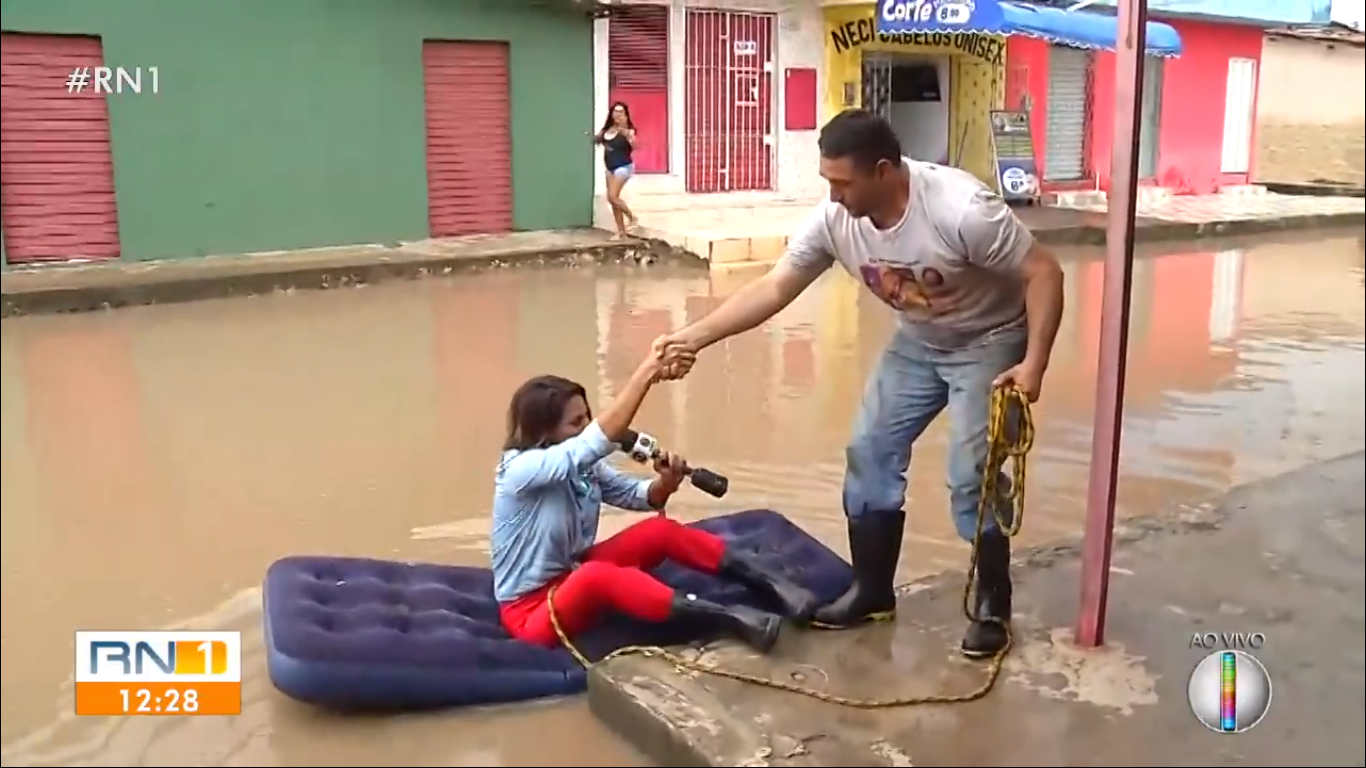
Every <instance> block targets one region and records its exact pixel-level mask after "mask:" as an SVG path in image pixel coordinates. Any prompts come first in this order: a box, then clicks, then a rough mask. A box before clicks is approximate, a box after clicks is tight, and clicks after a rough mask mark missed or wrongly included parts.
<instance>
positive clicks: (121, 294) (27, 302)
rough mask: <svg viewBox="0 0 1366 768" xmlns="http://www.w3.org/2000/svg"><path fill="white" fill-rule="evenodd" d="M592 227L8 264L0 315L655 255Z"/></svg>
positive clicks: (1, 278)
mask: <svg viewBox="0 0 1366 768" xmlns="http://www.w3.org/2000/svg"><path fill="white" fill-rule="evenodd" d="M608 238H609V234H608V233H607V232H603V231H600V230H596V229H583V230H565V231H548V232H518V233H513V234H508V235H478V236H474V237H461V238H446V239H441V240H423V241H419V242H414V243H403V244H400V245H394V246H384V245H359V246H343V247H337V248H314V249H310V250H305V251H272V252H269V253H252V254H245V255H241V256H207V257H203V258H194V259H173V260H166V261H150V262H119V261H111V262H100V263H87V264H79V265H69V266H68V265H52V266H44V267H36V268H13V269H10V270H7V271H6V272H5V273H4V274H3V275H0V294H3V296H4V303H3V316H4V317H10V316H13V315H26V314H34V313H43V312H78V311H83V310H91V309H100V308H103V307H121V306H129V305H136V304H159V303H170V302H182V301H195V300H198V299H210V298H222V297H226V296H249V295H252V294H260V293H270V292H271V291H279V290H289V289H326V288H338V287H343V286H348V285H356V284H359V283H372V282H377V281H381V280H393V279H404V278H413V277H425V276H428V275H442V274H451V273H453V272H457V271H462V270H477V269H498V268H502V267H507V266H511V265H532V264H534V265H545V264H550V265H580V264H585V263H603V262H612V261H629V262H633V263H634V262H637V261H641V260H645V259H654V258H656V257H657V256H659V255H661V251H660V249H659V248H658V246H654V245H651V244H649V243H646V242H644V241H640V240H635V241H616V242H613V241H610V240H609V239H608Z"/></svg>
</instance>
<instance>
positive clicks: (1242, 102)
mask: <svg viewBox="0 0 1366 768" xmlns="http://www.w3.org/2000/svg"><path fill="white" fill-rule="evenodd" d="M1256 96H1257V62H1256V61H1254V60H1253V59H1229V60H1228V85H1227V87H1226V90H1225V92H1224V148H1223V152H1222V153H1221V154H1222V157H1221V159H1220V161H1219V170H1221V171H1223V172H1224V173H1247V172H1248V169H1249V168H1250V167H1251V166H1252V119H1253V115H1252V105H1253V103H1254V101H1255V100H1256Z"/></svg>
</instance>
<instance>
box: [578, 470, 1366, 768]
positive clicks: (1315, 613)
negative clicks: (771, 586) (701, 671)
mask: <svg viewBox="0 0 1366 768" xmlns="http://www.w3.org/2000/svg"><path fill="white" fill-rule="evenodd" d="M1364 493H1366V454H1363V453H1356V454H1351V455H1348V456H1344V457H1341V458H1339V459H1335V460H1332V461H1329V462H1325V463H1323V464H1321V465H1317V466H1312V467H1308V468H1305V469H1302V470H1299V471H1296V472H1293V473H1290V474H1288V475H1284V476H1282V477H1279V478H1274V479H1271V480H1267V481H1263V482H1260V483H1255V484H1252V485H1248V486H1245V487H1243V488H1240V489H1237V490H1235V491H1233V492H1231V493H1229V494H1228V495H1227V496H1225V497H1223V498H1221V499H1219V500H1218V501H1216V502H1213V503H1210V504H1206V505H1201V506H1198V507H1189V508H1181V509H1178V510H1173V512H1172V514H1171V515H1169V516H1167V517H1164V518H1161V519H1149V520H1144V521H1132V522H1130V523H1128V524H1126V525H1123V526H1122V527H1121V530H1120V531H1117V539H1118V541H1119V542H1121V543H1120V544H1119V546H1118V548H1117V550H1116V552H1115V558H1114V563H1113V570H1112V573H1113V578H1112V581H1111V589H1110V595H1111V599H1110V610H1109V615H1110V619H1109V625H1108V630H1107V634H1108V642H1107V644H1106V647H1105V648H1104V649H1101V650H1096V651H1084V650H1080V649H1078V648H1077V647H1075V646H1074V645H1073V644H1072V643H1071V629H1070V627H1071V626H1072V624H1073V621H1074V619H1075V614H1076V604H1077V598H1078V592H1079V587H1078V566H1079V562H1078V549H1077V547H1075V546H1058V547H1051V548H1046V549H1042V550H1039V551H1035V552H1032V553H1027V554H1025V555H1024V556H1022V557H1017V575H1018V576H1019V580H1018V582H1017V583H1018V586H1017V592H1016V594H1017V601H1018V602H1017V605H1016V617H1017V620H1016V633H1017V641H1016V649H1015V651H1014V652H1013V654H1012V655H1011V657H1010V659H1009V661H1008V662H1007V664H1006V668H1005V671H1004V672H1003V674H1002V679H1001V681H1000V682H999V683H998V685H997V689H996V690H995V691H994V692H992V693H991V694H990V695H989V696H987V697H986V698H985V699H983V700H981V701H977V702H974V703H971V704H956V705H947V706H920V707H908V708H902V709H891V710H858V709H850V708H842V707H839V706H836V705H832V704H823V703H819V702H816V701H814V700H811V699H807V698H803V697H799V696H796V695H793V694H789V693H783V692H778V691H771V690H767V689H763V688H758V687H754V686H747V685H744V684H741V683H737V682H733V681H730V680H724V679H720V678H715V677H709V676H692V677H690V676H684V675H681V674H679V673H677V672H675V671H674V670H672V669H671V668H669V667H668V666H667V665H665V664H663V663H661V662H656V661H654V660H650V659H643V658H639V657H636V658H623V659H618V660H614V661H611V662H608V663H606V664H603V665H601V666H599V667H598V668H597V669H595V670H594V672H593V674H592V675H591V677H590V688H589V703H590V705H591V707H592V709H593V711H594V713H595V714H596V715H597V716H598V717H599V718H600V719H601V720H602V721H604V722H605V723H607V724H608V726H609V727H611V728H612V729H613V730H615V731H616V732H617V733H619V734H621V735H622V736H624V737H625V738H626V739H627V740H628V741H630V742H631V743H632V744H634V745H635V746H636V747H638V748H640V749H641V750H642V751H644V752H645V753H646V754H647V755H648V756H650V757H651V758H652V759H653V760H655V761H657V762H658V763H659V764H660V765H670V766H831V767H832V768H833V767H834V766H841V767H844V768H847V767H848V766H963V765H971V766H1081V765H1096V766H1102V765H1110V766H1113V765H1164V766H1176V765H1234V764H1246V765H1254V766H1262V765H1362V764H1363V758H1364V757H1366V746H1364V743H1366V739H1364V737H1363V732H1362V730H1361V719H1362V693H1361V692H1362V688H1363V684H1364V683H1363V651H1362V648H1363V647H1366V645H1364V643H1366V638H1364V635H1366V632H1364V630H1363V621H1364V616H1366V607H1364V606H1366V590H1363V578H1364V577H1363V571H1362V562H1363V557H1366V550H1364V547H1363V506H1364V503H1363V494H1364ZM961 591H962V575H961V574H957V573H953V574H946V575H944V576H943V577H938V578H936V579H932V580H930V581H927V582H924V583H918V584H915V585H911V586H910V587H909V588H907V589H906V590H905V594H904V597H903V598H902V602H901V607H900V612H899V618H898V620H897V622H896V623H895V624H893V625H884V626H879V627H869V628H865V629H860V630H856V631H850V632H837V633H828V632H827V633H822V632H799V631H792V632H790V633H788V634H787V635H786V636H785V637H784V638H783V639H782V640H781V641H780V642H779V647H778V649H777V650H776V651H775V652H774V654H773V655H772V656H771V657H769V658H767V659H763V658H759V657H756V656H754V655H753V654H750V653H747V652H744V651H742V650H740V649H739V648H737V647H735V646H721V647H719V648H718V649H716V650H712V651H708V652H706V653H705V654H703V656H704V660H705V661H710V662H713V663H719V664H721V665H723V666H725V667H726V668H729V669H734V670H737V671H744V672H750V673H754V674H759V675H763V676H766V677H770V678H773V679H778V680H783V681H788V682H794V683H798V684H801V685H807V686H811V687H815V688H819V689H821V690H825V691H829V692H832V693H837V694H841V695H845V696H852V697H867V698H883V697H894V696H909V695H916V694H929V693H938V692H950V691H954V692H962V691H968V690H971V689H972V688H974V687H976V686H977V685H979V684H980V681H981V680H982V675H983V672H984V669H985V666H984V665H982V664H979V663H975V662H968V661H966V660H963V659H961V658H960V657H959V655H958V654H957V653H956V651H955V647H956V644H957V642H958V639H959V638H960V637H961V631H962V628H963V626H964V621H963V618H962V616H961V613H960V610H961V608H960V601H961ZM1195 632H1200V633H1205V632H1216V633H1218V632H1249V633H1250V632H1262V633H1265V635H1266V644H1265V647H1264V648H1263V649H1262V650H1261V651H1258V652H1256V653H1255V655H1256V656H1257V657H1258V658H1259V659H1260V660H1261V661H1262V663H1263V664H1264V665H1265V666H1266V668H1267V670H1268V672H1269V673H1270V675H1271V679H1272V684H1273V699H1272V702H1271V709H1270V711H1269V712H1268V714H1267V716H1266V719H1265V720H1264V721H1263V722H1262V723H1261V724H1260V725H1259V726H1258V727H1257V728H1255V729H1254V730H1252V731H1249V732H1247V733H1244V734H1241V735H1237V736H1225V735H1219V734H1215V733H1212V732H1210V731H1208V730H1206V729H1205V727H1204V726H1202V725H1201V724H1200V723H1199V722H1197V721H1196V720H1195V718H1194V717H1193V716H1192V714H1191V711H1190V708H1189V706H1188V703H1187V697H1186V684H1187V679H1188V677H1189V675H1190V673H1191V671H1192V669H1193V668H1194V666H1195V664H1196V662H1197V661H1199V660H1200V658H1202V657H1203V655H1204V653H1205V652H1204V651H1201V650H1198V649H1191V648H1190V640H1191V637H1192V634H1193V633H1195Z"/></svg>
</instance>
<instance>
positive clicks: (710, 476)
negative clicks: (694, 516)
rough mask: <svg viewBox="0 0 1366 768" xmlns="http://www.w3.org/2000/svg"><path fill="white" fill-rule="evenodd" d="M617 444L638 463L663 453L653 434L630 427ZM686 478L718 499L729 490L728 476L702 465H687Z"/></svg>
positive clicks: (649, 460)
mask: <svg viewBox="0 0 1366 768" xmlns="http://www.w3.org/2000/svg"><path fill="white" fill-rule="evenodd" d="M617 445H618V446H619V447H620V448H621V450H623V451H625V452H626V455H627V456H630V457H631V460H632V461H635V462H638V463H640V464H649V463H650V462H652V461H654V460H655V459H657V458H659V455H660V454H661V453H663V451H661V450H659V441H658V440H656V439H655V438H654V435H649V434H646V433H644V432H636V431H634V430H630V429H628V430H626V434H625V435H624V436H622V438H621V441H620V442H618V443H617ZM688 480H689V481H691V482H692V484H693V485H694V486H695V487H696V488H697V490H699V491H701V492H703V493H705V494H707V495H708V496H714V497H715V498H718V499H719V498H721V497H722V496H725V495H726V491H729V490H730V478H728V477H726V476H725V475H719V474H717V473H715V472H712V471H711V470H709V469H705V468H703V467H688Z"/></svg>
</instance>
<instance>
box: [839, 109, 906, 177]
mask: <svg viewBox="0 0 1366 768" xmlns="http://www.w3.org/2000/svg"><path fill="white" fill-rule="evenodd" d="M819 146H820V149H821V157H824V158H825V159H827V160H839V159H842V158H849V160H851V161H852V162H853V164H854V167H855V168H857V169H858V170H860V171H865V172H866V171H871V170H873V169H874V168H876V167H877V164H878V163H879V162H881V161H883V160H886V161H887V162H889V163H891V164H892V165H900V164H901V141H900V140H899V139H897V137H896V131H894V130H892V125H891V123H888V122H887V121H886V120H884V119H883V118H882V117H880V116H878V115H876V114H874V113H872V112H869V111H868V110H866V109H846V110H844V111H843V112H841V113H839V114H838V115H835V116H834V117H833V118H831V119H830V122H828V123H826V124H825V127H824V128H822V129H821V137H820V141H819Z"/></svg>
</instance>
